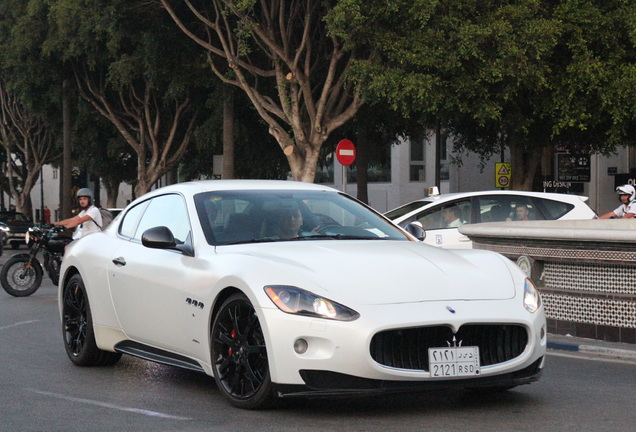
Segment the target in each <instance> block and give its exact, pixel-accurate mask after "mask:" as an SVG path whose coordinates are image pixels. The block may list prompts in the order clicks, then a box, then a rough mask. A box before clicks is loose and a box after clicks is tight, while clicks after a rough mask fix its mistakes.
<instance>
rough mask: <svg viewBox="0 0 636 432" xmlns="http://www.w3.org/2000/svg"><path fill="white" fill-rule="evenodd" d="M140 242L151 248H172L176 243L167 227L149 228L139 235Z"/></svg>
mask: <svg viewBox="0 0 636 432" xmlns="http://www.w3.org/2000/svg"><path fill="white" fill-rule="evenodd" d="M141 244H142V245H144V246H146V247H147V248H151V249H174V248H175V247H176V246H177V243H176V242H175V241H174V235H172V231H170V229H169V228H168V227H165V226H158V227H154V228H149V229H147V230H146V231H144V233H143V234H142V235H141Z"/></svg>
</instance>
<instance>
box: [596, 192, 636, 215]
mask: <svg viewBox="0 0 636 432" xmlns="http://www.w3.org/2000/svg"><path fill="white" fill-rule="evenodd" d="M616 193H617V194H618V200H619V201H620V202H621V205H620V206H619V207H618V208H617V209H616V210H614V211H611V212H607V213H605V214H604V215H601V216H599V219H610V218H617V219H630V218H633V217H635V216H636V201H635V200H636V189H634V186H632V185H629V184H626V185H623V186H619V187H617V188H616Z"/></svg>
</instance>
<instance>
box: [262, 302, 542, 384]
mask: <svg viewBox="0 0 636 432" xmlns="http://www.w3.org/2000/svg"><path fill="white" fill-rule="evenodd" d="M447 306H449V307H450V308H451V309H453V310H454V311H457V312H456V313H453V314H451V313H450V312H449V311H448V310H447ZM365 309H366V310H358V312H360V315H361V316H360V318H359V319H357V320H355V321H350V322H341V321H329V320H322V319H310V318H306V317H299V316H295V315H290V314H285V313H283V312H281V311H279V310H277V309H261V310H260V313H262V314H263V316H264V318H265V319H262V320H261V324H262V325H263V330H264V334H265V338H266V344H267V352H268V358H269V367H270V374H271V380H272V383H274V384H275V385H278V386H279V388H281V389H282V390H281V393H282V394H287V393H296V392H298V391H300V392H301V393H302V392H303V391H318V392H325V391H326V392H329V393H330V394H331V393H333V392H338V393H340V392H344V393H347V392H349V391H353V392H359V391H360V390H365V391H367V390H368V391H393V390H387V389H394V388H401V387H402V386H405V387H409V386H412V387H416V388H420V387H422V388H426V387H432V388H436V387H446V386H449V385H451V386H460V387H467V386H469V384H470V383H475V384H476V385H479V386H484V385H486V386H509V385H519V384H517V383H514V381H515V380H521V381H524V380H525V381H528V382H531V381H532V380H536V378H533V377H534V376H536V377H537V378H538V370H537V368H539V369H540V368H541V367H542V366H543V362H542V361H540V360H541V359H542V358H543V356H544V355H545V352H546V347H547V339H546V336H547V335H546V322H545V314H544V311H543V308H541V309H540V310H539V311H537V312H536V313H534V314H531V313H528V312H527V311H525V309H524V308H523V306H522V305H520V304H519V299H511V300H502V301H451V302H430V303H427V302H422V303H417V304H398V305H382V306H371V307H368V308H365ZM475 324H476V325H478V326H481V325H486V326H487V325H494V326H502V325H503V326H507V325H513V326H515V327H522V328H523V329H525V333H526V334H527V339H526V342H525V346H523V347H521V348H520V349H517V351H516V353H515V355H514V356H512V357H507V358H505V359H504V360H503V361H501V362H499V363H488V362H486V364H484V363H483V362H482V366H481V371H480V375H479V376H478V377H477V376H475V377H471V378H460V377H451V378H443V379H440V378H432V377H431V374H430V372H429V371H428V370H427V366H426V364H427V362H426V361H424V362H421V363H420V364H421V365H422V366H415V367H411V366H409V367H405V366H396V363H394V362H391V363H389V362H384V363H385V364H381V363H380V362H378V361H376V359H377V358H378V356H377V355H375V354H374V353H373V352H372V349H371V347H372V344H373V338H374V336H376V335H378V334H380V333H382V332H389V333H391V332H395V331H399V329H417V328H419V327H430V326H447V327H448V328H450V329H451V334H452V333H454V332H455V333H457V334H461V333H462V331H461V328H462V326H465V325H475ZM415 334H419V333H418V332H415ZM298 339H304V340H305V341H306V342H307V345H308V349H307V351H306V352H304V353H302V354H298V353H296V352H295V351H294V343H295V342H296V341H297V340H298ZM444 340H445V339H444ZM445 343H446V342H444V341H442V342H439V341H437V342H436V344H435V345H434V346H438V347H439V346H446V345H445ZM442 344H443V345H442ZM471 345H478V343H474V342H471ZM423 352H425V353H426V351H423ZM425 355H427V354H425ZM374 357H375V358H376V359H374ZM532 365H536V366H535V367H534V369H533V367H532ZM519 371H527V372H522V373H521V375H514V374H515V373H517V372H519ZM332 376H333V377H337V379H336V380H335V382H341V383H343V384H338V385H337V386H334V385H329V386H328V388H320V386H319V385H318V384H319V383H320V382H323V381H324V382H334V380H333V379H331V378H330V377H332ZM358 380H360V381H359V382H360V383H365V384H363V385H361V386H357V385H355V383H356V382H358ZM520 383H523V382H520ZM287 386H292V387H287ZM293 386H301V388H299V390H294V391H289V390H288V389H291V388H293ZM303 386H304V387H305V389H304V390H303V389H302V387H303Z"/></svg>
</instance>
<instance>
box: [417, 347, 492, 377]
mask: <svg viewBox="0 0 636 432" xmlns="http://www.w3.org/2000/svg"><path fill="white" fill-rule="evenodd" d="M428 362H429V371H430V373H431V377H432V378H448V377H462V376H475V375H479V347H476V346H468V347H448V348H429V349H428Z"/></svg>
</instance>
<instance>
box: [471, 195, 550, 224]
mask: <svg viewBox="0 0 636 432" xmlns="http://www.w3.org/2000/svg"><path fill="white" fill-rule="evenodd" d="M479 214H480V218H481V222H507V221H508V222H509V221H521V220H538V219H543V218H544V217H543V215H542V214H541V212H540V211H539V209H537V206H536V205H535V204H534V202H533V200H532V199H531V198H530V197H526V196H520V195H487V196H482V197H479Z"/></svg>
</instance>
